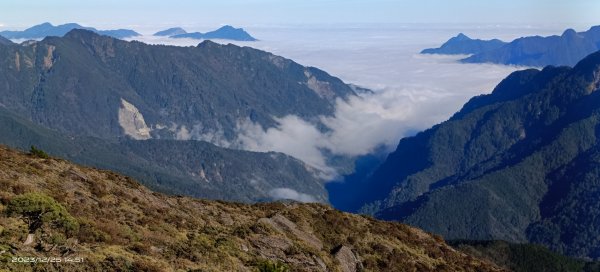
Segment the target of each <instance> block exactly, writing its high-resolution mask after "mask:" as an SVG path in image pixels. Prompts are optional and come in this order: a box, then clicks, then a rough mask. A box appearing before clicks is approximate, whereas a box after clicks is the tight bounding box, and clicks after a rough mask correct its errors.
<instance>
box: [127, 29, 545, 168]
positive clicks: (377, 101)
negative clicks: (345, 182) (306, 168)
mask: <svg viewBox="0 0 600 272" xmlns="http://www.w3.org/2000/svg"><path fill="white" fill-rule="evenodd" d="M535 31H539V30H535V29H534V30H532V29H523V30H520V29H515V28H510V29H501V28H490V29H487V28H479V27H474V28H472V29H464V28H461V29H440V28H434V29H429V28H426V27H423V26H421V27H412V28H411V27H363V28H360V27H351V28H337V29H326V28H311V27H297V28H285V27H282V28H267V29H254V30H253V29H250V33H252V34H253V35H254V34H255V35H256V36H258V37H261V41H259V42H235V43H236V44H238V45H242V46H251V47H255V48H258V49H262V50H265V51H269V52H273V53H274V54H277V55H281V56H284V57H286V58H291V59H292V60H294V61H297V62H299V63H301V64H303V65H310V66H315V67H319V68H321V69H324V70H325V71H327V72H329V73H330V74H332V75H335V76H338V77H340V78H341V79H342V80H344V81H345V82H347V83H353V84H357V85H359V86H361V87H366V88H369V89H371V90H373V91H374V93H372V94H362V95H361V96H360V97H353V98H351V99H349V100H348V101H343V100H338V101H337V103H336V110H335V114H334V115H333V116H322V117H321V118H320V125H323V126H325V127H326V128H327V129H326V130H325V131H322V130H319V129H318V127H319V126H318V124H315V123H311V122H308V121H306V120H303V119H301V118H300V117H298V116H293V115H291V116H275V117H274V118H275V120H276V121H277V123H278V125H276V126H275V127H270V128H263V127H261V126H260V125H258V124H255V123H252V122H251V121H249V120H239V122H238V125H237V137H236V138H235V139H227V140H225V139H224V138H223V137H221V135H219V133H218V132H210V133H206V132H203V130H202V126H201V125H198V126H197V127H196V126H195V127H192V128H186V127H179V128H177V129H178V133H177V136H178V138H179V139H182V140H186V139H195V140H206V141H210V142H213V143H216V144H218V145H221V146H226V147H231V148H239V149H245V150H251V151H277V152H282V153H286V154H288V155H291V156H293V157H296V158H298V159H300V160H302V161H304V162H305V163H307V164H308V165H310V166H313V167H315V168H317V169H320V170H321V171H323V173H324V176H325V177H326V178H333V177H334V176H335V173H336V171H335V169H333V168H332V167H331V166H330V165H328V163H327V158H326V156H325V155H324V153H329V154H334V155H343V156H350V157H354V156H360V155H365V154H369V153H371V152H373V150H375V149H378V148H379V147H381V146H384V147H386V148H387V150H388V151H391V150H392V149H394V148H395V146H396V145H397V144H398V141H399V140H400V138H402V137H404V136H407V135H410V134H412V133H414V132H415V131H420V130H424V129H426V128H429V127H431V126H432V125H435V124H437V123H439V122H441V121H444V120H446V119H447V118H448V117H449V116H451V115H452V114H453V113H454V112H456V111H458V110H459V109H460V108H461V106H462V105H463V104H464V103H465V102H466V101H468V99H469V98H471V97H473V96H475V95H479V94H483V93H489V92H491V91H492V89H493V88H494V86H495V85H496V84H498V83H499V82H500V80H502V79H503V78H505V77H506V76H507V75H508V74H510V73H511V72H513V71H515V70H519V69H521V67H513V66H501V65H492V64H461V63H458V62H457V60H458V59H460V58H462V57H464V56H435V55H434V56H431V55H420V54H418V52H420V50H422V49H423V48H428V47H435V46H439V45H440V44H441V43H442V42H444V41H445V40H447V39H448V38H450V37H452V36H455V35H456V34H457V33H458V32H465V33H468V34H469V35H470V36H473V37H483V38H489V37H502V38H504V39H506V40H508V39H510V37H519V36H523V35H531V34H532V32H535ZM137 39H140V40H142V41H144V39H146V38H144V37H138V38H137ZM146 42H148V43H162V44H171V45H186V46H189V45H196V44H198V43H199V42H200V41H198V40H179V39H176V40H173V39H169V38H156V37H151V38H147V40H146ZM220 42H223V43H228V42H229V41H220ZM324 151H327V152H324Z"/></svg>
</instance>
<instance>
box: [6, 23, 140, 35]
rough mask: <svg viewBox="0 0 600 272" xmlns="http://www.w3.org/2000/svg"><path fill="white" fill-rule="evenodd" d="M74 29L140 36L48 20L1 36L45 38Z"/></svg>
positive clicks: (128, 31)
mask: <svg viewBox="0 0 600 272" xmlns="http://www.w3.org/2000/svg"><path fill="white" fill-rule="evenodd" d="M73 29H85V30H89V31H93V32H96V33H98V34H100V35H106V36H111V37H114V38H118V39H123V38H130V37H136V36H140V34H139V33H137V32H135V31H133V30H130V29H115V30H97V29H95V28H93V27H84V26H81V25H79V24H76V23H67V24H62V25H57V26H54V25H52V24H51V23H48V22H46V23H42V24H39V25H35V26H32V27H30V28H27V29H25V30H23V31H9V30H6V31H2V32H0V36H3V37H5V38H7V39H43V38H45V37H49V36H58V37H62V36H64V35H65V34H67V33H68V32H69V31H71V30H73Z"/></svg>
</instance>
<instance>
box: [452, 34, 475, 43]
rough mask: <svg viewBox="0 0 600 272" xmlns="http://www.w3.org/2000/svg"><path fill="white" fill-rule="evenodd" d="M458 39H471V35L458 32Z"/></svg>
mask: <svg viewBox="0 0 600 272" xmlns="http://www.w3.org/2000/svg"><path fill="white" fill-rule="evenodd" d="M454 38H455V39H457V40H463V41H464V40H471V38H469V36H467V35H465V34H463V33H458V35H456V37H454Z"/></svg>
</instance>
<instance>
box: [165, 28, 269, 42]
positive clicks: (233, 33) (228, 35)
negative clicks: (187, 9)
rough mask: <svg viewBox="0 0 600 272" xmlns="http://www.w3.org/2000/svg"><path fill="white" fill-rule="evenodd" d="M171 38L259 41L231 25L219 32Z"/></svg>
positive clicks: (197, 33) (181, 35)
mask: <svg viewBox="0 0 600 272" xmlns="http://www.w3.org/2000/svg"><path fill="white" fill-rule="evenodd" d="M170 37H171V38H191V39H199V40H209V39H222V40H234V41H256V40H257V39H256V38H254V37H252V36H251V35H250V34H249V33H248V32H246V31H245V30H244V29H243V28H235V27H233V26H230V25H224V26H222V27H220V28H219V29H217V30H214V31H210V32H206V33H201V32H193V33H184V34H178V35H171V36H170Z"/></svg>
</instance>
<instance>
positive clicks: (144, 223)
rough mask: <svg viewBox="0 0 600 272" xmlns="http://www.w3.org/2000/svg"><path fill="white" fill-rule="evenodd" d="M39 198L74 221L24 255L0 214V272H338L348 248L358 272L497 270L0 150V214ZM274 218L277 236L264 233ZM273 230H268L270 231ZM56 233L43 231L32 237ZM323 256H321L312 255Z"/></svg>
mask: <svg viewBox="0 0 600 272" xmlns="http://www.w3.org/2000/svg"><path fill="white" fill-rule="evenodd" d="M27 192H39V193H43V194H46V195H48V196H50V197H52V198H54V199H55V200H56V201H58V202H59V203H61V204H62V205H63V206H64V207H66V209H67V210H68V211H69V213H70V214H71V215H72V216H73V217H75V218H76V220H77V221H78V222H79V225H80V227H79V231H78V232H77V233H76V234H75V235H74V236H73V237H70V238H68V239H67V240H66V241H61V243H62V244H61V245H60V246H54V245H53V244H52V242H48V239H46V240H43V239H38V241H36V243H35V244H34V245H32V246H24V245H23V241H24V239H25V237H26V236H27V225H26V224H25V222H23V220H21V219H19V218H15V217H7V215H6V214H5V213H4V212H2V213H1V215H0V251H3V250H4V251H5V253H4V254H2V255H0V256H2V257H1V258H2V260H0V268H4V269H9V270H18V271H28V270H37V269H40V268H43V270H46V271H106V270H110V271H255V270H256V269H257V268H256V266H257V264H261V263H264V262H265V261H266V260H269V261H272V262H281V263H285V264H286V265H287V266H288V267H290V269H291V271H325V270H328V271H340V270H339V269H340V263H339V261H338V260H337V259H336V258H335V257H334V251H335V248H337V247H339V246H341V245H344V246H347V247H350V248H352V251H353V252H354V253H355V255H356V256H357V257H358V258H359V259H360V260H361V262H360V263H359V264H357V267H359V268H361V269H362V270H363V271H500V269H499V268H497V267H496V266H494V265H492V264H490V263H488V262H485V261H480V260H478V259H475V258H473V257H471V256H468V255H466V254H464V253H461V252H457V251H455V250H453V249H452V248H450V247H449V246H447V245H446V244H445V243H444V242H443V241H442V240H441V239H440V238H439V237H434V236H431V235H429V234H426V233H424V232H422V231H420V230H417V229H414V228H411V227H408V226H406V225H402V224H398V223H389V222H381V221H377V220H374V219H372V218H368V217H363V216H359V215H352V214H347V213H342V212H339V211H336V210H334V209H332V208H330V207H328V206H324V205H320V204H295V203H287V204H284V203H265V204H256V205H244V204H238V203H225V202H220V201H205V200H198V199H192V198H187V197H175V196H166V195H162V194H159V193H155V192H151V191H149V190H148V189H146V188H145V187H143V186H141V185H140V184H138V183H137V182H136V181H134V180H132V179H131V178H128V177H124V176H121V175H117V174H114V173H112V172H109V171H102V170H97V169H90V168H86V167H82V166H78V165H74V164H72V163H69V162H67V161H64V160H58V159H53V158H49V159H44V158H39V157H34V156H30V155H26V154H22V153H19V152H17V151H13V150H10V149H7V148H4V147H0V203H2V206H0V209H3V208H4V206H3V205H6V204H7V203H9V202H10V200H11V199H12V198H13V197H14V196H16V195H20V194H23V193H27ZM275 215H278V216H282V217H284V218H285V219H286V220H289V221H291V222H292V223H291V224H290V223H289V222H288V221H286V220H284V219H281V218H279V220H280V221H281V222H285V224H287V225H285V224H284V226H283V227H277V226H278V225H273V224H269V223H268V222H269V221H268V220H266V219H267V218H271V217H273V216H275ZM274 226H275V227H274ZM55 234H60V230H58V229H54V228H52V227H46V228H43V229H42V230H40V232H39V233H36V235H37V236H38V237H42V236H48V237H50V236H52V235H55ZM314 238H316V239H317V240H314ZM319 247H320V248H319ZM13 256H20V257H23V256H63V257H83V258H85V262H84V263H83V264H65V263H62V264H54V265H51V264H37V265H31V264H14V263H10V262H9V260H10V258H11V257H13Z"/></svg>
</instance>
